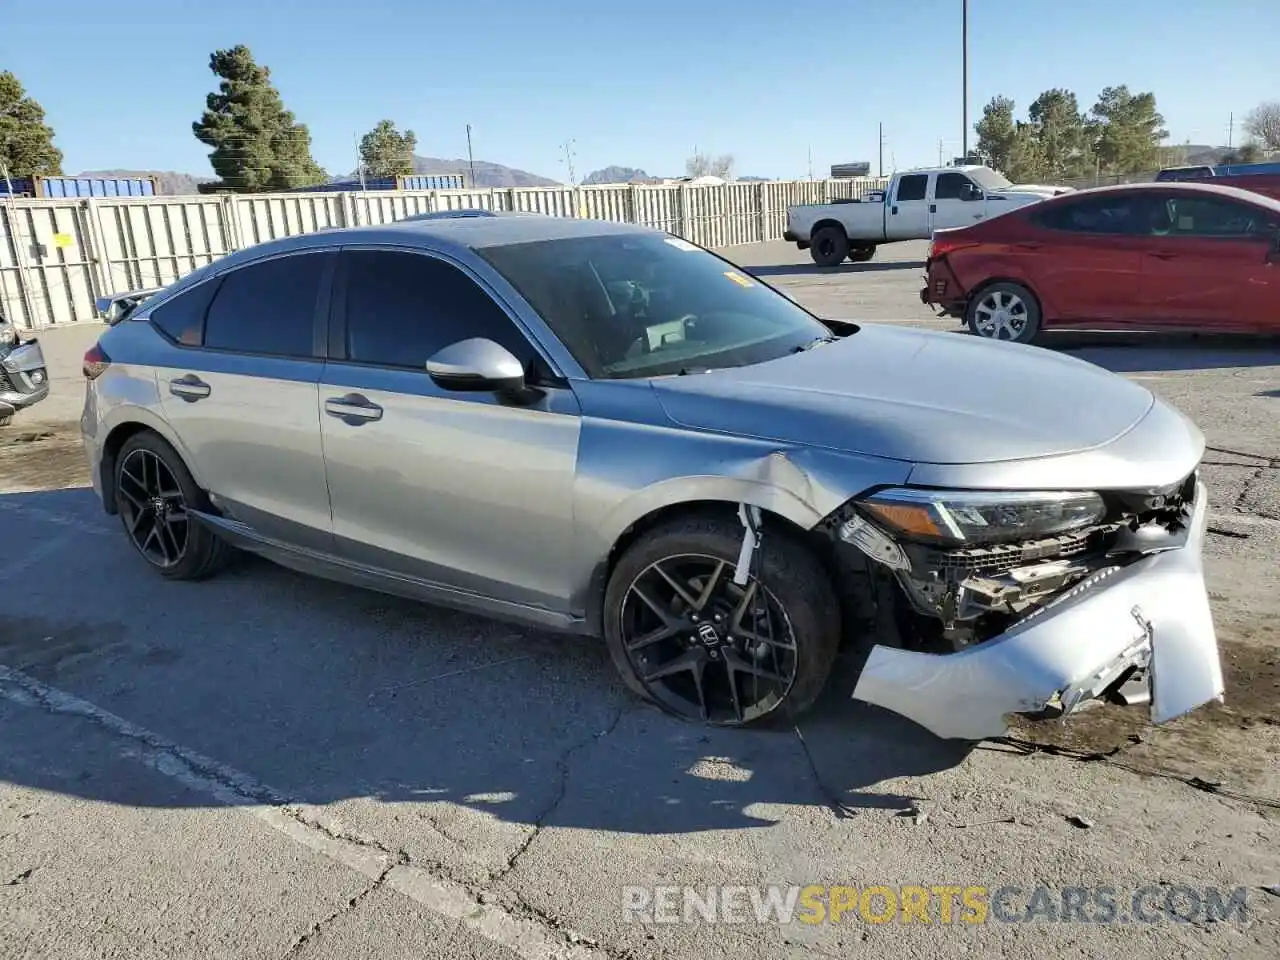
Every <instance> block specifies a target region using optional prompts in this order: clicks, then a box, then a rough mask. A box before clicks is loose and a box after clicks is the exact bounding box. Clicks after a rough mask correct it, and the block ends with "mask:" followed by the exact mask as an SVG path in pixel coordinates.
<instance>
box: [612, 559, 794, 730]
mask: <svg viewBox="0 0 1280 960" xmlns="http://www.w3.org/2000/svg"><path fill="white" fill-rule="evenodd" d="M621 618H622V622H621V625H620V627H621V634H622V637H623V640H624V649H625V651H626V655H627V659H628V661H629V665H630V666H631V668H632V670H633V671H634V674H635V677H636V679H638V680H639V681H640V683H641V684H642V685H643V686H644V687H645V692H646V693H647V695H648V696H649V697H651V698H652V699H653V700H654V701H655V702H656V703H658V704H659V705H661V706H662V707H663V708H664V709H666V710H668V711H669V712H671V713H674V714H676V715H678V716H681V717H683V718H685V719H688V720H698V721H701V722H703V723H711V724H715V725H724V724H731V725H735V726H736V725H739V724H744V723H751V722H752V721H754V720H758V719H760V718H761V717H764V716H765V715H767V714H769V713H771V712H773V710H775V709H776V708H777V707H778V705H779V704H781V703H782V702H783V700H785V699H786V696H787V694H788V693H789V692H790V690H791V687H792V685H793V684H794V683H795V679H796V666H797V658H796V653H797V651H796V637H795V630H794V628H793V627H792V624H791V620H790V618H789V617H788V616H787V612H786V610H785V609H784V608H783V606H782V604H781V603H780V602H779V601H778V599H777V597H775V596H774V595H773V594H772V593H770V592H769V591H768V590H767V589H763V588H762V587H761V586H760V584H759V582H758V581H757V580H756V579H754V578H751V579H749V580H748V581H747V584H746V585H745V586H739V585H738V584H736V583H734V582H733V565H732V564H730V563H729V562H727V561H725V560H722V559H719V558H716V557H709V556H697V555H687V554H686V555H681V556H671V557H667V558H665V559H663V560H659V561H657V562H655V563H651V564H649V565H648V566H647V567H645V568H644V569H643V570H642V571H641V572H640V574H639V575H638V576H637V577H636V578H635V579H634V580H633V581H632V583H631V585H630V587H629V588H628V589H627V593H626V598H625V599H624V601H623V604H622V610H621Z"/></svg>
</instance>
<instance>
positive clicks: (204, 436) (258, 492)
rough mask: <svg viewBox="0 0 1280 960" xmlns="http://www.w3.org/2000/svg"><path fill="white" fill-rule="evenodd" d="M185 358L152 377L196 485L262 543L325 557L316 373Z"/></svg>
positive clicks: (287, 364)
mask: <svg viewBox="0 0 1280 960" xmlns="http://www.w3.org/2000/svg"><path fill="white" fill-rule="evenodd" d="M184 352H185V351H184ZM191 354H192V355H191V356H190V359H189V361H188V366H185V367H174V368H172V369H169V370H159V371H158V376H159V378H160V384H159V386H160V392H161V398H162V400H161V403H162V406H163V409H164V414H165V417H166V419H168V421H169V422H170V423H171V424H173V427H174V429H175V430H176V431H177V432H178V435H179V436H181V437H182V440H183V443H184V444H186V446H187V449H188V450H189V451H190V452H191V456H192V458H193V459H194V460H195V464H194V466H195V467H196V469H197V470H198V471H199V473H200V476H201V479H203V480H204V482H205V483H206V484H207V485H208V487H209V490H210V491H211V492H212V493H213V494H214V495H216V496H217V497H218V498H219V499H222V500H227V501H230V502H231V503H230V508H231V512H232V513H234V515H235V517H236V519H238V520H242V521H243V522H245V523H247V524H249V525H250V526H252V527H253V528H254V529H256V530H258V531H259V532H260V533H262V534H263V535H265V536H268V537H272V538H275V539H279V540H283V541H285V542H288V543H296V544H298V545H300V546H305V547H308V548H311V549H316V550H324V551H328V550H331V549H332V546H333V539H332V536H331V534H330V514H329V491H328V487H327V486H326V485H325V480H324V456H323V452H322V450H321V446H320V415H319V401H318V396H319V392H318V391H319V387H318V384H319V381H320V373H321V371H322V370H323V369H324V365H323V363H321V362H320V361H318V360H288V359H280V358H267V357H252V358H249V357H236V356H233V355H227V354H219V353H213V352H210V351H203V350H202V351H192V352H191ZM174 381H179V384H178V385H177V386H174V385H173V382H174ZM183 381H186V382H187V383H188V384H194V385H195V386H197V387H198V386H200V385H201V384H203V386H204V387H205V388H207V391H208V393H207V395H206V396H204V397H202V398H200V399H195V400H192V399H188V396H189V394H188V396H183V395H180V394H181V393H184V392H187V391H190V386H187V387H186V391H184V389H183V383H182V382H183ZM200 392H203V391H200Z"/></svg>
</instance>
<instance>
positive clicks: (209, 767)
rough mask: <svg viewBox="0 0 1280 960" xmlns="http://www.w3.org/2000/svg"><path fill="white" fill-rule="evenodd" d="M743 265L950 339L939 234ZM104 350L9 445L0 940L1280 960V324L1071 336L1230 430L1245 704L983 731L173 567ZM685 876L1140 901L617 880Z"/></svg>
mask: <svg viewBox="0 0 1280 960" xmlns="http://www.w3.org/2000/svg"><path fill="white" fill-rule="evenodd" d="M727 253H728V255H729V256H730V257H731V258H733V259H736V260H737V261H738V262H740V263H742V264H743V266H744V267H746V268H748V269H749V270H751V271H752V272H754V273H756V274H757V275H758V276H761V277H763V278H765V279H767V280H769V281H770V282H774V283H777V284H778V285H780V286H783V287H786V288H787V289H788V291H789V292H790V293H791V294H792V295H793V296H795V297H796V298H797V299H799V300H800V301H801V302H803V303H805V304H806V305H808V306H810V307H811V308H812V309H814V310H815V311H817V312H819V313H822V314H825V315H827V316H832V317H842V318H852V319H859V318H861V319H867V320H874V321H889V322H895V321H896V322H906V323H914V324H927V325H930V326H933V327H935V328H937V329H954V328H955V324H953V323H951V322H950V321H948V322H945V323H940V322H938V321H935V320H932V319H931V318H930V315H929V314H928V312H927V311H926V310H925V309H924V308H923V307H922V306H921V305H920V303H919V300H918V298H917V296H916V291H917V289H918V285H919V279H920V270H919V266H918V260H919V258H920V256H921V255H922V253H923V251H922V249H921V248H920V247H919V245H904V246H903V248H902V249H901V250H900V251H899V250H894V249H892V248H890V249H887V250H884V251H882V252H881V255H880V256H879V257H878V258H877V260H876V261H873V262H872V263H871V264H866V265H858V266H849V267H846V268H843V269H839V270H836V271H825V272H819V271H816V270H814V269H812V267H811V265H809V264H808V262H807V259H806V258H805V257H804V255H802V254H799V253H798V252H797V251H795V250H794V249H789V248H787V247H786V246H785V245H783V244H764V245H760V246H758V247H749V248H736V249H733V250H731V251H727ZM94 336H95V331H93V330H92V329H85V328H82V329H74V328H73V329H68V330H57V331H50V332H48V333H47V334H45V335H44V336H43V339H44V342H45V345H46V352H47V354H48V355H49V357H50V360H51V364H52V366H53V374H54V379H53V388H54V394H53V396H52V397H51V398H50V400H49V401H47V402H46V403H45V404H42V405H41V406H40V407H39V408H37V409H36V410H33V411H31V412H29V413H28V414H27V415H25V416H23V417H21V418H20V419H18V420H17V421H16V422H15V423H14V424H13V425H12V427H9V428H6V429H5V431H4V432H3V433H0V957H3V958H6V960H8V958H18V957H21V958H55V957H56V958H59V960H62V958H81V957H84V958H89V957H93V958H98V957H101V958H108V957H110V958H125V957H127V958H129V960H143V958H151V957H156V958H159V957H165V958H168V957H173V956H183V957H192V958H199V957H217V958H227V957H246V958H250V957H252V958H259V957H261V958H269V960H280V958H290V960H294V958H297V960H312V958H322V957H323V958H330V957H331V958H335V960H336V958H344V960H346V958H362V957H377V958H380V960H384V958H386V960H394V958H400V957H403V958H406V960H407V958H411V957H412V958H415V960H418V958H428V960H433V958H472V957H474V958H484V960H491V958H492V960H498V958H502V960H514V958H523V960H529V958H540V957H571V958H575V960H576V958H583V960H587V958H603V960H623V958H635V960H640V958H660V957H661V958H681V960H684V958H689V960H704V958H717V957H734V958H735V960H738V958H746V960H750V958H761V960H765V958H769V960H776V958H791V957H847V956H850V955H852V954H854V953H855V952H870V951H875V952H876V953H878V954H881V955H886V956H892V957H903V958H935V957H937V956H947V957H950V956H991V957H1001V958H1033V957H1042V956H1045V955H1048V954H1050V953H1053V954H1062V955H1069V956H1082V957H1083V956H1108V957H1116V958H1133V960H1140V958H1141V960H1145V958H1165V957H1170V958H1172V957H1190V956H1194V957H1197V958H1200V957H1223V958H1227V957H1230V958H1264V957H1265V958H1274V957H1275V956H1277V955H1278V954H1280V886H1278V885H1280V853H1278V852H1277V851H1280V810H1278V809H1277V807H1276V801H1277V799H1278V798H1280V764H1278V763H1277V760H1278V759H1280V723H1278V718H1280V711H1278V710H1277V695H1278V694H1280V679H1278V678H1280V640H1278V639H1277V626H1278V625H1280V564H1278V563H1277V562H1276V560H1277V556H1280V406H1277V405H1278V404H1280V346H1278V345H1277V344H1276V343H1268V342H1261V343H1260V342H1256V341H1255V342H1249V341H1238V340H1237V341H1217V340H1188V339H1177V338H1144V339H1137V338H1123V337H1078V336H1077V337H1073V338H1070V339H1064V338H1055V339H1054V340H1053V341H1052V342H1050V343H1049V344H1048V345H1049V346H1050V348H1052V349H1062V350H1068V351H1070V352H1072V353H1076V354H1078V355H1081V356H1084V357H1086V358H1087V359H1090V360H1092V361H1094V362H1097V363H1100V364H1102V365H1104V366H1107V367H1109V368H1110V369H1113V370H1116V371H1117V372H1119V373H1122V374H1124V375H1126V376H1132V377H1135V378H1137V379H1139V380H1140V381H1141V382H1143V383H1145V384H1147V385H1149V386H1150V387H1151V388H1152V389H1153V390H1155V391H1156V392H1157V393H1159V394H1161V395H1162V396H1165V397H1167V398H1168V399H1170V400H1172V401H1173V402H1174V403H1175V404H1177V405H1178V406H1179V407H1180V408H1181V409H1183V410H1184V411H1185V412H1187V413H1188V414H1189V415H1191V416H1192V417H1193V418H1194V419H1195V420H1196V421H1197V422H1198V423H1199V424H1200V426H1201V428H1202V429H1203V430H1204V431H1205V433H1206V436H1207V437H1208V439H1209V443H1210V445H1211V450H1210V452H1209V455H1208V457H1207V459H1206V466H1205V473H1206V476H1207V478H1208V481H1209V483H1210V484H1211V485H1212V509H1213V518H1212V521H1211V530H1212V532H1211V534H1210V537H1209V542H1208V548H1207V553H1208V559H1207V564H1208V578H1209V582H1210V590H1211V593H1212V599H1213V603H1214V612H1215V617H1216V619H1217V624H1218V628H1219V633H1220V639H1221V641H1222V645H1223V652H1224V667H1225V670H1226V675H1227V683H1228V695H1227V702H1226V704H1225V705H1223V706H1221V707H1213V708H1208V709H1204V710H1201V711H1199V712H1197V713H1196V714H1195V715H1193V716H1190V717H1187V718H1183V719H1182V720H1179V721H1176V722H1175V723H1173V724H1170V725H1168V726H1167V727H1162V728H1158V729H1152V728H1151V727H1150V726H1148V725H1147V724H1145V722H1144V721H1143V719H1142V716H1141V711H1133V710H1125V709H1122V708H1111V707H1107V708H1101V709H1098V710H1094V711H1091V712H1089V713H1087V714H1084V715H1082V716H1080V717H1079V718H1077V719H1076V720H1074V721H1073V722H1072V723H1071V724H1068V725H1066V726H1062V725H1059V724H1056V723H1050V722H1039V723H1037V722H1030V721H1028V722H1026V723H1022V724H1020V725H1019V726H1018V728H1017V729H1016V730H1015V731H1013V735H1012V737H1011V738H1010V739H1008V740H1006V741H1003V742H991V743H984V744H980V745H976V746H975V745H963V744H954V743H947V742H942V741H938V740H936V739H934V738H932V737H930V736H929V735H928V734H926V733H924V732H923V731H921V730H920V729H919V728H916V727H914V726H913V725H911V724H909V723H907V722H906V721H903V720H901V719H899V718H896V717H894V716H892V715H890V714H886V713H884V712H882V711H878V710H875V709H873V708H870V707H864V706H862V705H859V704H855V703H853V702H852V701H851V700H850V699H849V697H848V693H849V691H850V690H851V689H852V685H853V677H852V675H851V670H852V665H851V664H848V663H842V664H841V665H840V666H839V668H838V672H837V676H836V678H835V679H834V680H833V683H832V684H831V687H830V688H829V690H828V693H827V696H826V697H825V699H824V701H823V702H822V703H821V704H820V705H819V708H818V709H817V710H816V711H815V713H814V714H813V715H812V716H811V717H810V718H808V719H807V720H806V721H805V722H804V723H803V724H802V726H801V727H800V729H798V730H776V729H775V730H763V731H751V732H732V731H725V730H704V729H701V728H697V727H693V726H689V725H685V724H681V723H679V722H676V721H673V720H671V719H669V718H667V717H665V716H663V715H662V714H660V713H658V712H656V711H655V710H653V709H651V708H648V707H646V706H644V705H641V704H639V703H638V702H636V701H635V700H634V699H633V698H632V697H630V696H629V695H628V694H627V693H626V692H625V691H624V690H623V689H622V686H621V684H620V683H619V682H618V681H617V680H616V679H615V677H614V675H613V672H612V669H611V667H610V665H609V663H608V658H607V656H606V654H605V653H604V651H603V650H602V649H599V648H597V647H596V646H594V645H591V644H584V643H582V642H581V641H575V640H566V639H563V638H558V637H552V636H547V635H543V634H538V633H535V632H529V631H524V630H520V629H515V628H512V627H509V626H506V625H503V624H498V623H495V622H492V621H487V620H482V619H478V618H475V617H469V616H465V615H461V614H456V613H451V612H447V611H440V610H435V609H432V608H428V607H424V606H421V605H415V604H411V603H408V602H403V601H400V600H397V599H394V598H388V597H383V596H380V595H377V594H372V593H368V592H364V591H360V590H356V589H351V588H347V587H342V586H337V585H333V584H328V583H322V582H319V581H315V580H308V579H306V578H304V577H301V576H299V575H296V574H293V573H291V572H288V571H285V570H283V569H281V568H278V567H275V566H272V565H270V564H267V563H265V562H261V561H257V560H254V559H249V558H246V559H244V560H243V561H241V562H240V563H238V564H237V565H236V566H235V567H234V568H233V569H232V570H230V571H228V572H227V573H226V574H224V575H222V576H220V577H218V578H217V579H215V580H213V581H210V582H208V583H204V584H195V585H189V584H167V583H161V582H158V580H157V578H155V577H153V576H151V575H150V574H149V573H148V571H146V570H143V569H141V564H140V563H139V561H137V559H136V558H135V557H134V556H133V555H132V553H131V550H130V548H129V547H128V546H127V544H126V543H125V541H124V539H123V536H122V535H121V534H120V532H119V530H118V529H117V522H116V521H115V520H113V519H112V518H109V517H107V516H105V515H104V514H102V512H101V510H100V509H99V508H98V506H97V504H96V501H95V500H94V498H93V497H92V494H91V493H90V492H89V491H88V490H87V489H85V486H86V483H87V478H86V477H85V474H84V469H85V468H84V464H83V458H82V456H81V454H80V450H79V442H78V437H77V436H76V427H75V424H74V420H75V418H76V417H77V416H78V411H79V404H80V395H81V393H80V391H81V387H80V381H79V373H78V362H79V357H80V355H81V353H83V351H84V349H85V348H86V347H87V346H88V344H89V343H91V342H92V339H93V337H94ZM660 884H662V885H692V886H695V887H697V888H700V889H701V888H705V887H706V886H707V885H712V884H715V885H736V886H741V887H747V888H749V889H755V888H759V887H762V886H763V885H765V884H782V885H808V884H833V885H856V886H858V887H866V886H871V885H880V886H888V887H891V888H897V887H899V886H902V885H923V886H925V887H933V886H945V885H954V886H957V887H968V886H974V885H983V886H986V887H988V888H990V889H992V890H994V889H995V888H998V887H1017V888H1019V890H1020V893H1019V894H1017V895H1016V896H1021V897H1022V899H1023V900H1025V899H1026V897H1027V895H1028V894H1029V893H1030V892H1031V891H1032V890H1033V888H1035V887H1036V886H1038V885H1040V886H1047V887H1049V888H1051V890H1053V891H1061V890H1063V889H1065V888H1070V887H1080V886H1088V887H1094V886H1097V885H1103V886H1107V887H1110V888H1114V890H1116V891H1119V895H1118V900H1119V903H1120V906H1121V910H1120V912H1119V915H1118V916H1117V917H1116V918H1115V920H1114V922H1103V921H1104V920H1105V917H1099V916H1098V915H1097V914H1096V912H1095V913H1094V915H1093V916H1094V919H1095V920H1097V921H1098V922H1053V921H1052V920H1045V919H1043V918H1042V919H1039V920H1033V921H1029V922H1004V919H1003V918H1002V917H997V916H995V912H994V911H993V913H992V916H990V917H989V918H988V920H987V922H985V923H979V924H972V923H965V922H962V921H959V920H955V921H954V922H950V923H945V922H942V915H941V914H940V913H939V912H938V910H936V909H934V911H933V912H932V913H931V914H930V918H931V921H932V922H930V923H921V922H913V923H900V922H896V921H895V922H888V923H883V924H879V923H873V922H869V921H868V920H866V919H864V918H862V917H860V916H858V914H857V911H855V912H853V913H850V914H848V915H846V916H845V917H844V918H843V922H840V923H829V922H828V923H819V924H805V923H801V922H795V923H792V924H779V923H776V922H766V923H758V922H755V921H754V920H749V921H748V922H736V923H718V924H715V925H709V924H707V923H705V922H689V923H628V922H625V919H624V914H623V910H622V905H623V902H624V899H623V898H624V891H625V890H626V889H627V888H630V887H651V886H653V885H660ZM1140 888H1146V889H1147V894H1146V895H1147V896H1149V897H1154V898H1155V899H1154V900H1153V901H1152V902H1159V903H1171V902H1173V901H1174V900H1176V899H1177V897H1179V896H1180V897H1182V898H1183V901H1184V902H1186V901H1187V898H1188V897H1189V896H1190V895H1191V894H1195V895H1196V896H1197V897H1200V898H1201V899H1202V900H1203V899H1207V898H1208V896H1209V890H1210V888H1216V889H1219V890H1223V891H1233V890H1235V889H1237V888H1244V889H1245V890H1246V891H1247V911H1246V915H1245V917H1244V919H1243V922H1242V921H1241V919H1240V918H1239V917H1235V918H1232V919H1228V920H1219V921H1217V922H1213V920H1212V918H1211V917H1209V916H1208V915H1207V914H1205V913H1204V912H1203V911H1201V912H1200V913H1196V912H1195V911H1194V910H1192V911H1190V912H1187V911H1185V910H1184V911H1183V915H1182V918H1181V919H1178V918H1176V917H1175V916H1173V915H1172V914H1163V915H1158V916H1156V918H1155V919H1154V920H1152V919H1151V918H1150V917H1139V916H1136V915H1135V914H1134V912H1133V911H1132V910H1130V909H1128V908H1129V906H1130V905H1131V898H1130V895H1129V892H1130V891H1133V890H1136V889H1140ZM1269 888H1270V889H1271V890H1272V891H1273V892H1271V893H1269V892H1268V889H1269ZM1055 895H1056V894H1055ZM1016 896H1015V899H1016Z"/></svg>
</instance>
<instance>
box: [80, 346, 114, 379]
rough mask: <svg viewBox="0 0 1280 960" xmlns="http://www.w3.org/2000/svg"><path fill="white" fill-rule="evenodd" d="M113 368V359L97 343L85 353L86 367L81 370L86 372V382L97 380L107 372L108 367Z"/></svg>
mask: <svg viewBox="0 0 1280 960" xmlns="http://www.w3.org/2000/svg"><path fill="white" fill-rule="evenodd" d="M109 366H111V358H110V357H109V356H107V351H105V350H103V349H102V347H100V346H98V345H97V344H96V343H95V344H94V345H93V346H92V347H90V348H89V349H88V350H86V351H85V352H84V365H83V366H82V367H81V370H83V371H84V378H85V379H86V380H96V379H98V377H100V376H102V375H103V374H104V373H106V372H107V367H109Z"/></svg>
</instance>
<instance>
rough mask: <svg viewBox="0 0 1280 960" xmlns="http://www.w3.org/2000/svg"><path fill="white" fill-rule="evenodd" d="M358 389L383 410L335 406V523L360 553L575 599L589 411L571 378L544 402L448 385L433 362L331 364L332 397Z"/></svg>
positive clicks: (350, 550)
mask: <svg viewBox="0 0 1280 960" xmlns="http://www.w3.org/2000/svg"><path fill="white" fill-rule="evenodd" d="M352 393H356V394H359V395H360V396H361V397H363V398H365V399H366V400H367V401H368V402H369V403H371V404H374V405H376V406H378V407H381V408H382V410H381V415H380V416H379V417H378V419H376V420H372V419H371V420H365V421H363V422H352V420H344V419H343V418H342V417H341V416H340V415H332V414H325V415H323V416H322V425H321V431H322V435H323V438H324V452H325V463H326V470H327V474H328V478H329V490H330V496H331V497H332V501H333V518H334V519H333V522H334V532H335V534H336V536H337V542H338V546H339V549H340V550H341V551H342V552H343V553H344V554H345V555H346V556H347V557H349V558H350V559H352V560H354V561H356V562H358V563H364V564H368V565H371V566H376V567H380V568H383V569H390V570H393V571H395V572H397V573H402V574H406V575H409V576H412V577H418V578H421V579H424V580H428V581H430V582H432V583H437V584H441V585H444V586H448V587H452V588H455V589H460V590H465V591H468V592H472V593H478V594H480V595H482V596H486V597H494V598H497V599H501V600H507V601H512V602H516V603H523V604H529V605H533V606H540V607H548V608H551V609H557V610H565V609H567V607H568V603H569V584H570V582H571V580H572V572H573V570H574V568H573V565H572V564H571V559H572V558H573V557H574V555H575V554H574V512H573V482H574V473H575V467H576V464H577V453H578V434H579V431H580V425H581V417H580V415H579V409H578V403H577V400H576V398H575V397H574V395H573V392H572V391H571V390H569V389H552V390H548V391H547V392H546V396H545V397H544V399H543V400H542V401H540V402H538V403H536V404H534V405H531V406H510V405H506V404H504V403H502V402H500V401H499V400H498V399H497V398H496V397H495V396H493V395H492V394H465V393H448V392H446V391H444V390H442V389H441V388H439V387H438V386H436V384H435V383H434V382H433V381H432V380H431V378H430V377H429V376H427V374H426V373H425V372H421V373H419V372H417V371H408V370H380V369H376V368H370V367H360V366H355V365H348V364H341V363H330V364H329V365H328V367H327V368H326V369H325V374H324V383H323V387H322V390H321V399H322V403H324V402H327V401H329V400H330V399H340V398H344V397H347V396H348V395H350V394H352Z"/></svg>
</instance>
